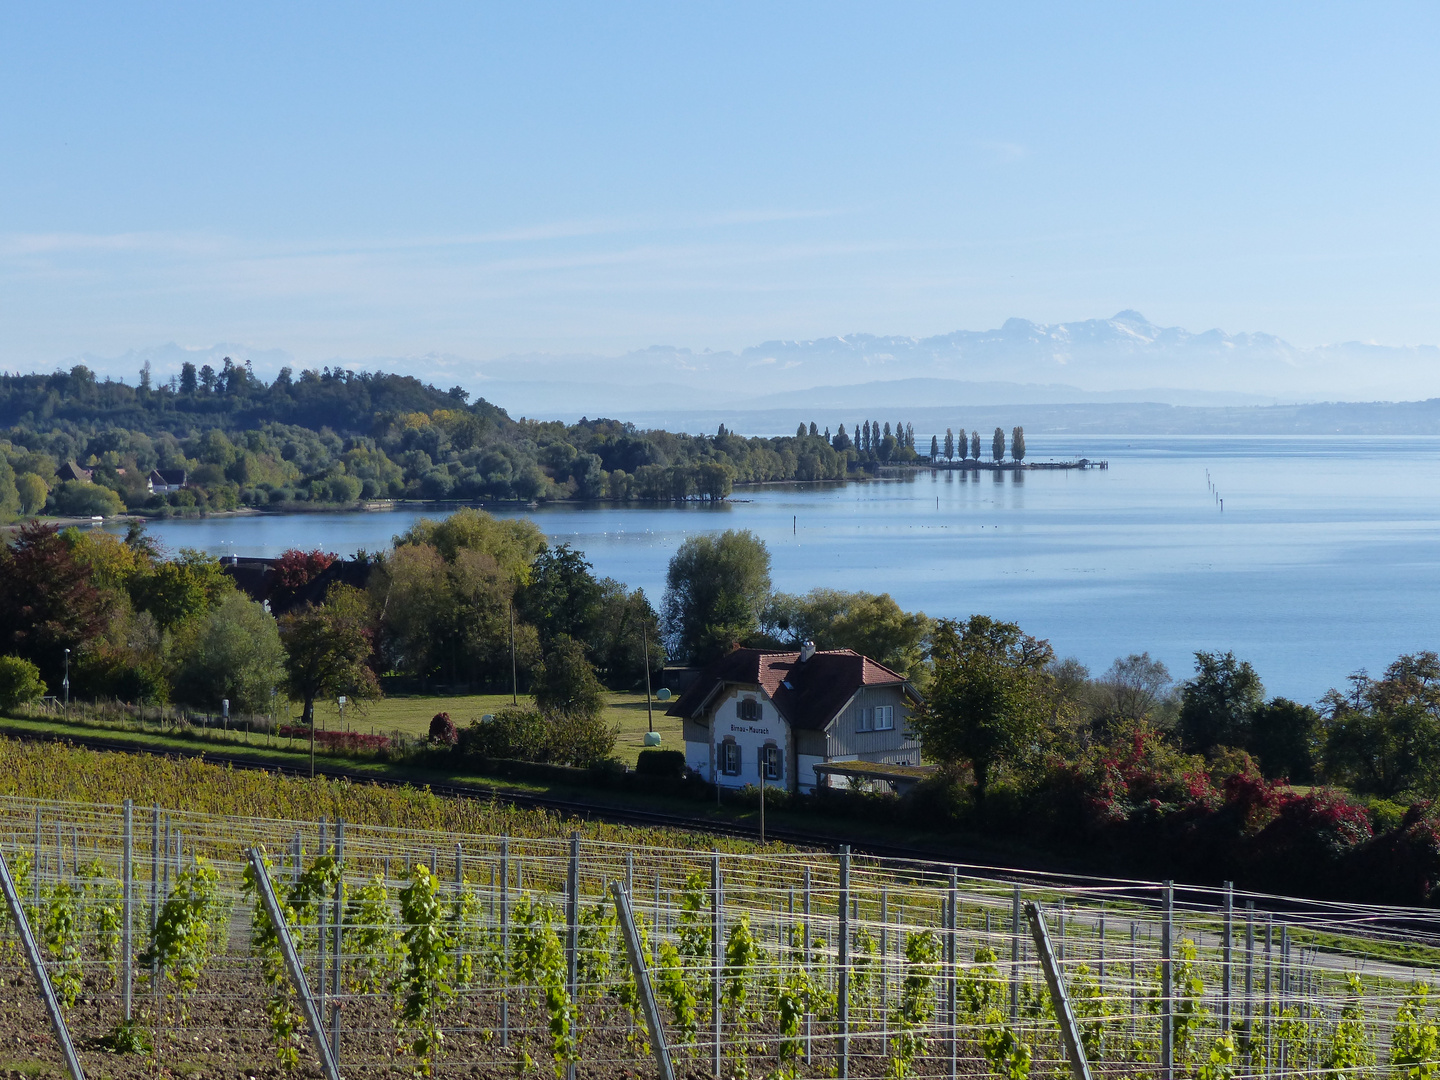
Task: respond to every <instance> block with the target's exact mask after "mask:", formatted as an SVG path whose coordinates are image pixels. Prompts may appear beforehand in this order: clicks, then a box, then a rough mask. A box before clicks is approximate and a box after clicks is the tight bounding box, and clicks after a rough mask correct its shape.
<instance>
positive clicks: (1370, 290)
mask: <svg viewBox="0 0 1440 1080" xmlns="http://www.w3.org/2000/svg"><path fill="white" fill-rule="evenodd" d="M1437 10H1440V9H1437V8H1436V7H1435V6H1434V5H1431V4H1413V5H1403V4H1378V3H1371V4H1346V5H1336V4H1317V3H1306V4H1294V5H1287V4H1258V5H1257V4H1254V3H1244V4H1226V3H1206V4H1191V5H1176V4H1157V3H1144V4H1133V5H1122V4H1096V3H1087V4H1054V5H1024V4H1015V3H1005V4H991V5H986V6H983V7H982V6H973V5H961V4H937V5H915V4H896V3H889V2H887V3H884V4H873V5H866V6H860V5H844V4H835V3H827V4H815V5H798V4H792V5H776V4H773V3H764V4H753V5H746V4H738V3H725V4H716V5H705V4H691V3H684V4H674V3H671V4H663V5H662V4H657V5H652V6H642V5H633V4H630V5H627V4H618V3H607V4H593V5H585V6H580V5H558V4H504V5H482V4H474V3H464V4H459V3H457V4H451V5H446V4H429V5H426V4H404V5H396V4H387V5H383V6H382V5H374V6H366V5H361V4H355V3H346V4H336V5H333V6H324V5H317V4H308V5H299V4H293V3H286V4H274V5H270V4H264V3H259V2H253V0H252V2H249V3H245V4H228V5H219V4H176V5H173V6H162V5H153V4H143V3H127V4H118V3H113V4H104V5H51V4H21V3H11V4H7V5H5V6H4V8H3V9H0V100H3V102H4V104H3V106H0V368H11V369H14V368H17V367H26V368H28V367H30V366H32V365H40V366H45V365H48V364H51V363H53V362H56V361H57V360H59V359H62V358H64V357H66V356H69V355H72V354H74V353H77V352H80V351H84V350H91V351H94V352H97V353H101V354H114V353H118V352H121V351H123V350H124V349H126V348H131V347H136V346H144V345H151V344H155V343H158V342H163V341H169V340H176V341H179V342H181V343H182V344H190V345H209V344H211V343H213V342H216V341H229V342H242V343H250V344H253V345H256V346H274V347H280V348H284V349H288V350H290V351H292V352H293V353H295V354H296V355H297V356H299V357H301V358H302V359H313V360H321V359H325V358H328V357H330V356H334V355H343V356H347V357H365V356H373V355H399V354H415V353H422V352H427V351H432V350H434V351H442V352H452V353H458V354H461V355H464V356H469V357H474V358H477V359H483V358H486V357H491V356H494V355H497V354H500V353H504V352H507V351H510V350H522V351H523V350H532V349H534V350H546V351H568V350H598V351H606V352H614V351H620V350H623V349H628V348H632V347H636V346H644V345H647V344H652V343H660V342H664V343H673V344H680V345H688V346H693V347H697V348H700V347H707V346H708V347H713V348H717V349H718V348H728V347H737V346H741V345H745V344H749V343H752V342H757V341H761V340H764V339H767V338H774V337H792V338H793V337H813V336H821V335H827V334H836V333H846V332H850V331H868V332H874V333H908V334H917V335H924V334H933V333H940V332H944V331H948V330H953V329H958V328H981V327H985V326H991V325H997V324H998V323H999V322H1000V321H1002V320H1004V319H1005V318H1007V317H1009V316H1012V315H1017V316H1023V317H1027V318H1032V319H1036V320H1039V321H1057V320H1067V319H1077V318H1089V317H1096V316H1108V315H1111V314H1113V313H1114V312H1115V311H1117V310H1119V309H1121V308H1136V309H1139V310H1140V311H1142V312H1144V313H1145V314H1146V315H1147V316H1148V317H1149V318H1150V319H1152V320H1153V321H1155V322H1157V323H1162V324H1178V325H1182V326H1188V327H1190V328H1192V329H1205V328H1208V327H1211V326H1219V327H1222V328H1224V329H1226V330H1230V331H1239V330H1267V331H1271V332H1274V333H1278V334H1280V335H1282V336H1285V337H1287V338H1289V339H1291V340H1292V341H1295V342H1297V343H1300V344H1314V343H1320V342H1327V341H1338V340H1347V339H1354V338H1359V339H1373V340H1378V341H1382V342H1387V343H1397V344H1398V343H1413V342H1440V288H1437V286H1440V276H1437V270H1436V253H1437V251H1440V213H1437V211H1440V206H1437V200H1440V182H1437V177H1440V170H1437V164H1440V160H1437V159H1440V153H1437V150H1440V147H1437V132H1440V107H1437V106H1440V95H1437V88H1440V87H1437V84H1440V64H1437V63H1436V61H1435V55H1436V48H1437V45H1440V36H1437V30H1440V14H1437Z"/></svg>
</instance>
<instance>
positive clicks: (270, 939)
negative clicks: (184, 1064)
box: [244, 859, 305, 1069]
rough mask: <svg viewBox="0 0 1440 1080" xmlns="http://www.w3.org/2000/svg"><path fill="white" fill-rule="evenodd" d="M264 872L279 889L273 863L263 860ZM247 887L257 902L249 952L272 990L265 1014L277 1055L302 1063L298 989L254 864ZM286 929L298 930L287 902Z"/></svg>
mask: <svg viewBox="0 0 1440 1080" xmlns="http://www.w3.org/2000/svg"><path fill="white" fill-rule="evenodd" d="M263 863H264V872H265V874H266V876H267V877H269V878H270V888H271V891H272V892H276V891H278V890H276V888H275V880H274V875H273V874H271V873H270V871H271V867H272V863H271V862H270V860H269V859H264V860H263ZM244 887H245V892H246V893H247V894H253V897H254V904H253V907H252V909H251V915H250V951H251V953H252V954H253V955H255V956H258V957H259V958H260V974H261V978H263V979H264V981H265V985H266V987H267V988H268V989H269V996H268V997H267V998H266V999H265V1017H266V1019H267V1020H268V1021H269V1022H270V1032H271V1034H272V1035H274V1036H275V1042H276V1048H275V1057H276V1059H277V1060H278V1061H279V1063H280V1065H281V1066H282V1067H283V1068H286V1069H293V1068H295V1067H296V1066H298V1065H299V1064H300V1047H299V1037H300V1029H301V1025H303V1024H304V1023H305V1018H304V1017H303V1016H301V1015H300V1012H299V1010H298V1009H297V1007H296V1005H295V990H294V987H293V986H291V984H290V978H289V975H288V973H287V972H286V970H285V960H284V957H283V955H282V954H281V951H280V935H279V933H278V932H277V931H276V928H275V924H274V923H273V922H272V921H271V919H270V913H269V911H268V910H267V909H266V907H265V901H264V898H263V896H262V895H261V891H260V885H259V881H258V880H257V878H256V876H255V870H254V867H253V866H250V865H247V866H246V867H245V877H244ZM280 910H281V914H282V916H283V917H284V919H285V922H286V924H287V929H288V930H289V931H290V933H291V936H292V937H293V936H294V935H295V933H296V932H297V931H298V930H299V926H298V923H297V921H296V919H295V912H294V909H293V908H291V907H290V906H289V905H288V904H285V903H282V904H281V905H280Z"/></svg>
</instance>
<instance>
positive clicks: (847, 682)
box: [667, 649, 905, 731]
mask: <svg viewBox="0 0 1440 1080" xmlns="http://www.w3.org/2000/svg"><path fill="white" fill-rule="evenodd" d="M727 683H743V684H747V685H751V686H754V685H759V686H760V687H761V688H762V689H763V690H764V691H765V694H766V696H767V697H769V698H770V700H771V701H772V702H774V703H775V707H776V708H777V709H779V710H780V715H781V716H783V717H784V718H785V719H786V720H787V721H788V722H789V724H790V726H791V727H792V728H806V729H811V730H816V731H820V730H823V729H824V728H826V727H827V726H828V725H829V724H830V721H832V720H833V719H835V714H836V713H838V712H839V711H840V710H841V709H843V708H844V707H845V703H846V702H848V701H849V700H850V699H851V698H852V697H854V696H855V693H856V691H858V690H859V689H860V688H861V687H863V686H904V685H905V677H904V676H903V675H900V674H899V673H898V672H894V671H891V670H890V669H889V668H888V667H886V666H885V665H884V664H879V663H876V662H875V661H874V660H871V659H870V658H869V657H868V656H861V655H860V654H859V653H857V652H855V650H853V649H828V650H826V651H824V652H817V653H816V654H815V655H814V656H812V657H811V658H810V659H809V660H806V661H805V662H804V663H801V662H800V654H799V653H798V652H766V651H764V650H763V649H735V650H733V651H732V652H730V653H729V654H728V655H726V656H723V657H721V658H720V659H719V660H717V661H715V663H713V664H711V665H710V666H709V667H708V668H706V669H705V671H704V672H703V673H702V674H701V675H700V678H698V679H696V680H695V682H694V683H693V684H692V685H691V687H690V689H689V690H686V691H685V693H683V694H681V695H680V697H679V699H678V700H677V701H676V702H675V704H674V705H672V706H670V709H669V711H668V713H667V715H669V716H688V717H694V716H698V715H699V714H700V712H701V711H702V710H703V709H704V708H705V706H706V704H707V703H708V702H709V701H710V699H711V697H713V696H714V693H715V691H716V690H718V689H720V688H721V687H722V686H724V685H725V684H727Z"/></svg>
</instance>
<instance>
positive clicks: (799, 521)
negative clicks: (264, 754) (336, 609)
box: [151, 435, 1440, 701]
mask: <svg viewBox="0 0 1440 1080" xmlns="http://www.w3.org/2000/svg"><path fill="white" fill-rule="evenodd" d="M1027 441H1028V443H1029V444H1030V454H1029V457H1030V459H1032V460H1045V459H1046V458H1048V457H1052V456H1053V457H1056V458H1062V459H1063V458H1069V457H1079V456H1082V455H1083V456H1087V457H1090V458H1104V459H1108V461H1109V462H1110V468H1109V469H1108V470H1103V471H1102V470H1087V471H1083V472H1081V471H1055V472H1031V473H988V472H979V473H968V474H962V473H954V472H940V473H931V472H928V471H927V472H923V473H920V474H918V475H915V476H913V477H908V478H906V479H903V480H879V481H871V482H866V483H855V484H846V485H833V486H824V487H820V486H815V485H783V486H775V487H765V488H760V489H749V488H742V489H739V490H737V491H736V494H735V499H734V501H732V502H729V503H725V504H721V505H718V506H700V505H687V506H637V505H629V506H622V505H598V506H563V505H562V506H547V507H543V508H541V509H539V510H535V511H524V510H519V511H515V510H503V511H498V512H497V513H498V514H499V515H501V516H529V517H531V518H533V519H534V521H535V522H536V524H538V525H539V526H540V528H541V529H543V530H544V531H545V533H546V535H547V536H549V537H550V538H551V539H552V540H553V541H555V542H567V543H570V544H572V545H573V546H575V547H576V548H579V549H581V550H583V551H584V552H585V553H586V555H587V557H588V558H589V559H590V561H591V562H592V563H593V564H594V566H595V570H596V572H597V573H598V574H600V575H608V576H611V577H615V578H617V579H619V580H621V581H624V582H626V583H627V584H629V585H631V586H643V587H644V589H645V591H646V593H647V594H649V595H650V597H651V598H652V601H654V602H655V603H657V605H658V602H659V599H660V596H661V594H662V593H663V591H664V581H665V569H666V565H667V563H668V561H669V558H670V556H671V554H672V553H673V552H674V550H675V548H676V547H677V546H678V545H679V544H680V543H681V542H682V541H683V540H684V539H685V537H687V536H689V535H692V534H694V533H697V532H711V531H716V530H722V529H727V528H740V529H751V530H753V531H754V532H755V533H756V534H757V535H758V536H760V537H761V538H762V539H763V540H764V541H765V542H766V544H767V545H768V546H769V548H770V553H771V556H772V558H773V578H774V583H775V587H776V588H777V589H781V590H784V591H787V592H803V591H805V590H807V589H810V588H813V587H815V586H820V585H823V586H829V587H833V588H838V589H864V590H869V591H873V592H888V593H890V594H891V595H892V596H893V597H895V599H896V600H897V601H898V602H899V603H900V604H901V605H902V606H904V607H906V608H912V609H913V608H919V609H922V610H924V611H926V612H928V613H929V614H931V615H935V616H955V617H963V616H966V615H969V614H971V613H974V612H983V613H985V614H988V615H993V616H996V617H998V618H1003V619H1009V620H1013V621H1015V622H1018V623H1019V624H1020V626H1021V627H1022V628H1023V629H1024V630H1026V631H1027V632H1029V633H1032V634H1036V635H1038V636H1041V637H1046V638H1049V639H1050V641H1051V642H1052V644H1053V645H1054V647H1055V650H1056V653H1057V654H1058V655H1060V656H1075V657H1078V658H1079V659H1080V660H1081V661H1082V662H1084V663H1085V664H1086V665H1088V666H1089V667H1090V668H1091V670H1092V671H1093V672H1094V673H1096V674H1099V673H1100V672H1102V671H1103V670H1104V669H1105V668H1106V667H1107V666H1108V665H1109V664H1110V662H1111V661H1112V660H1113V659H1114V658H1115V657H1116V656H1119V655H1124V654H1126V653H1130V652H1139V651H1142V650H1148V651H1149V652H1150V654H1151V655H1152V656H1156V657H1158V658H1160V659H1163V660H1164V661H1165V662H1166V663H1167V664H1168V665H1169V666H1170V670H1171V673H1172V674H1173V675H1176V676H1177V677H1184V676H1186V675H1188V674H1189V673H1190V671H1191V669H1192V667H1193V653H1194V652H1195V650H1197V649H1221V650H1224V649H1233V650H1234V651H1235V652H1236V654H1237V655H1238V656H1240V657H1242V658H1244V659H1248V660H1250V661H1251V662H1252V663H1253V664H1254V665H1255V666H1256V668H1257V670H1258V671H1259V672H1260V674H1261V676H1262V678H1263V679H1264V680H1265V685H1266V688H1267V689H1268V690H1269V692H1271V693H1274V694H1285V695H1288V696H1292V697H1296V698H1298V699H1300V700H1304V701H1313V700H1315V699H1316V698H1318V697H1319V696H1320V695H1321V694H1323V693H1324V692H1325V691H1326V690H1327V689H1328V688H1330V687H1332V686H1342V685H1344V680H1345V676H1346V675H1347V674H1349V673H1350V672H1352V671H1354V670H1356V669H1357V668H1361V667H1365V668H1368V669H1370V670H1371V671H1372V672H1376V671H1378V670H1379V669H1381V668H1383V667H1384V665H1385V664H1387V663H1389V662H1390V661H1391V660H1393V659H1394V658H1395V657H1396V656H1397V655H1398V654H1399V653H1401V652H1409V651H1415V650H1418V649H1429V648H1440V619H1437V614H1436V604H1435V583H1436V580H1437V573H1436V571H1437V565H1440V439H1425V438H1406V439H1362V438H1340V437H1337V438H1335V439H1314V438H1303V439H1301V438H1295V439H1290V438H1243V439H1241V438H1233V439H1230V438H1214V437H1196V438H1174V437H1165V438H1155V439H1149V440H1146V439H1143V438H1124V439H1103V438H1095V437H1091V436H1086V437H1085V438H1084V439H1083V442H1082V441H1081V440H1079V439H1076V440H1073V441H1071V440H1066V439H1063V438H1059V437H1054V436H1052V437H1049V438H1042V437H1040V436H1038V435H1037V436H1032V437H1029V438H1028V439H1027ZM1207 475H1208V476H1209V477H1210V478H1211V479H1213V482H1214V484H1215V488H1216V491H1217V492H1218V495H1219V496H1220V497H1222V498H1223V499H1224V509H1223V511H1222V509H1221V507H1220V505H1219V503H1218V502H1217V501H1216V495H1215V494H1214V493H1212V491H1211V489H1210V488H1209V487H1208V486H1207ZM420 516H422V515H421V513H420V512H418V511H413V510H404V511H394V512H386V513H344V514H301V515H257V516H250V517H238V518H212V519H199V520H185V521H175V520H172V521H164V522H157V523H155V524H154V525H153V526H152V527H151V532H152V534H153V535H154V536H155V537H156V538H157V539H159V540H160V541H161V542H162V543H163V544H164V545H165V546H166V547H167V548H169V549H170V550H172V551H173V550H176V549H178V548H180V547H194V548H199V549H201V550H203V551H207V552H211V553H214V554H222V555H223V554H238V555H266V556H273V555H277V554H279V553H280V552H281V551H283V550H284V549H286V548H291V547H301V548H307V549H308V548H314V547H321V548H325V549H326V550H330V551H337V552H341V553H344V554H351V553H353V552H355V551H356V550H358V549H362V548H363V549H367V550H370V551H376V550H381V549H384V548H386V547H388V546H389V544H390V540H391V537H392V536H394V535H395V534H396V533H399V532H401V531H403V530H404V529H405V528H406V527H408V526H409V524H410V523H411V522H412V521H414V520H415V518H417V517H420Z"/></svg>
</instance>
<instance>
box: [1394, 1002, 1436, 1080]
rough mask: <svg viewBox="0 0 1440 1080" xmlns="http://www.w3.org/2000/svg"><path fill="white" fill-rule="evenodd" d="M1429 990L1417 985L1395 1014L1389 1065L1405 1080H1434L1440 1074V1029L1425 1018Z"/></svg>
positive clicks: (1432, 1021)
mask: <svg viewBox="0 0 1440 1080" xmlns="http://www.w3.org/2000/svg"><path fill="white" fill-rule="evenodd" d="M1429 999H1430V986H1429V984H1427V983H1416V984H1415V986H1414V987H1413V988H1412V989H1411V991H1410V993H1408V994H1407V995H1405V1000H1404V1001H1403V1002H1402V1003H1401V1005H1400V1008H1399V1010H1398V1011H1396V1013H1395V1027H1394V1030H1393V1031H1392V1032H1391V1035H1390V1064H1391V1065H1393V1066H1394V1067H1395V1070H1396V1075H1397V1076H1399V1077H1401V1078H1402V1080H1434V1078H1435V1076H1436V1075H1437V1074H1440V1060H1437V1058H1440V1027H1437V1026H1436V1023H1435V1021H1434V1020H1433V1019H1429V1020H1427V1019H1426V1018H1425V1006H1426V1003H1427V1002H1428V1001H1429Z"/></svg>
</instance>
